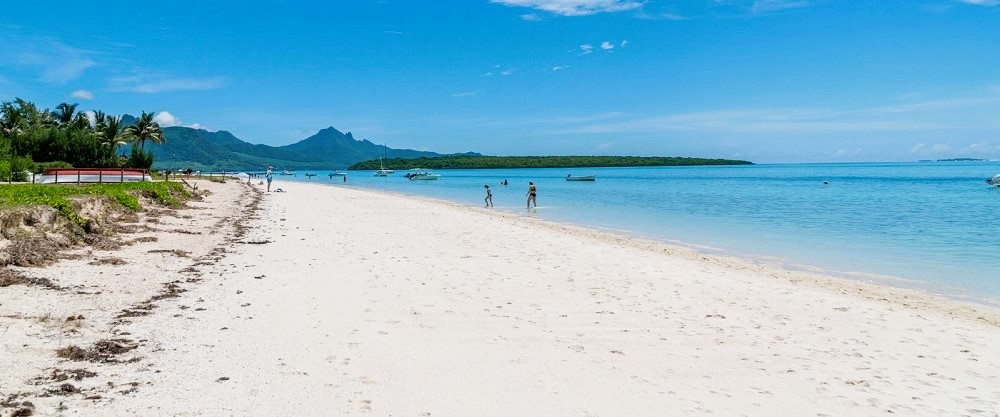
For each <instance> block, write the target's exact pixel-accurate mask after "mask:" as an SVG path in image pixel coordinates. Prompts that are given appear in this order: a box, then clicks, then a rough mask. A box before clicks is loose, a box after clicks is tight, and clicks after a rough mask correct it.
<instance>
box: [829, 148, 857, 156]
mask: <svg viewBox="0 0 1000 417" xmlns="http://www.w3.org/2000/svg"><path fill="white" fill-rule="evenodd" d="M863 151H864V150H863V149H861V148H857V149H844V148H841V149H837V151H836V152H834V153H833V156H834V157H835V158H843V157H845V156H856V155H860V154H861V152H863Z"/></svg>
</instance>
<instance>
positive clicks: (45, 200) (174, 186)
mask: <svg viewBox="0 0 1000 417" xmlns="http://www.w3.org/2000/svg"><path fill="white" fill-rule="evenodd" d="M140 194H141V195H145V196H148V197H150V198H152V199H153V200H156V201H158V202H160V203H163V204H165V205H168V206H176V205H179V204H180V203H181V199H183V198H186V197H188V196H190V195H189V194H188V193H187V191H185V190H184V186H183V185H182V184H180V183H176V182H127V183H123V184H85V185H54V184H52V185H31V184H14V185H5V186H2V187H0V208H2V207H4V206H15V205H34V204H44V205H48V206H51V207H53V208H55V209H56V210H58V211H59V214H61V215H62V216H65V217H66V218H67V219H69V220H70V221H72V222H73V223H76V224H78V225H81V226H82V225H83V224H84V223H86V220H85V219H83V218H82V217H80V216H79V215H78V214H77V213H76V211H74V210H73V204H72V202H70V200H69V197H72V196H87V195H96V196H100V195H106V196H109V197H111V199H112V200H114V201H116V202H118V203H119V204H121V205H122V207H125V208H126V209H128V210H131V211H139V210H140V209H141V208H142V207H141V206H140V205H139V199H138V198H136V195H140Z"/></svg>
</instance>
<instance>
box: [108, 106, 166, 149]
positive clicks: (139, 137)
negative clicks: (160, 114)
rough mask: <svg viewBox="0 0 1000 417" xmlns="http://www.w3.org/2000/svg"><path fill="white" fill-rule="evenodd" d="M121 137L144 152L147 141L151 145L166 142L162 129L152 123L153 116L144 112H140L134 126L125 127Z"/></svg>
mask: <svg viewBox="0 0 1000 417" xmlns="http://www.w3.org/2000/svg"><path fill="white" fill-rule="evenodd" d="M119 121H120V120H119ZM122 136H124V137H125V138H126V139H128V140H129V141H131V142H132V143H138V144H139V149H141V150H146V141H147V140H148V141H150V142H153V143H165V142H166V141H167V140H166V139H165V138H164V137H163V129H160V124H159V123H156V122H154V121H153V114H152V113H146V112H142V116H139V120H136V122H135V124H134V125H131V126H128V127H126V128H125V129H124V130H123V131H122Z"/></svg>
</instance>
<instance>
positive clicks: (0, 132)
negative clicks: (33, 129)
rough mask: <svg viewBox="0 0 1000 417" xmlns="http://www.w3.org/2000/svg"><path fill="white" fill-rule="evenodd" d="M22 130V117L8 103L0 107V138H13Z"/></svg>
mask: <svg viewBox="0 0 1000 417" xmlns="http://www.w3.org/2000/svg"><path fill="white" fill-rule="evenodd" d="M22 130H24V116H23V115H22V114H21V112H20V111H18V110H17V108H16V107H14V106H13V105H11V104H10V103H3V106H0V136H2V137H5V138H8V139H9V138H13V137H14V136H16V135H18V134H19V133H21V131H22Z"/></svg>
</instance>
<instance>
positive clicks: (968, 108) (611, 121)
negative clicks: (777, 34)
mask: <svg viewBox="0 0 1000 417" xmlns="http://www.w3.org/2000/svg"><path fill="white" fill-rule="evenodd" d="M997 104H1000V95H998V94H997V93H994V92H991V91H989V90H987V93H986V94H981V95H977V96H970V97H957V98H948V99H926V100H921V101H914V102H910V103H905V104H899V105H892V106H877V107H867V108H860V109H835V108H803V109H795V108H770V109H724V110H708V111H700V112H686V113H672V114H661V115H645V116H637V115H630V114H626V113H609V115H606V116H604V117H601V118H599V119H593V120H591V119H588V118H586V117H583V118H580V119H578V120H574V119H567V118H560V119H551V120H548V121H546V122H541V123H539V125H541V126H546V127H541V128H542V129H543V131H544V132H545V133H550V134H609V133H611V134H625V133H662V132H729V133H740V134H768V135H786V134H787V135H794V134H807V133H860V132H869V133H874V132H916V131H954V130H960V129H963V128H968V127H970V126H969V125H968V123H969V120H970V119H969V117H972V118H974V119H973V120H975V117H976V116H971V114H979V113H983V112H984V111H987V110H989V109H992V108H995V107H996V106H997ZM928 115H932V116H933V117H928ZM975 127H976V128H979V129H982V128H997V127H1000V122H997V123H993V124H990V123H984V122H983V121H979V122H976V123H975ZM939 149H940V148H939Z"/></svg>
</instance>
